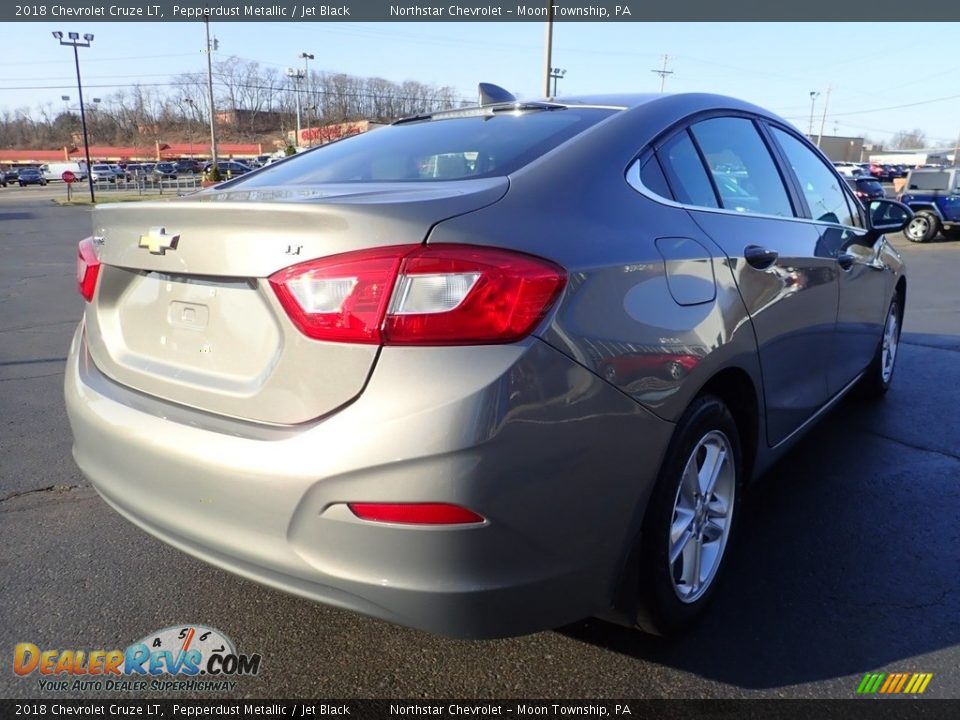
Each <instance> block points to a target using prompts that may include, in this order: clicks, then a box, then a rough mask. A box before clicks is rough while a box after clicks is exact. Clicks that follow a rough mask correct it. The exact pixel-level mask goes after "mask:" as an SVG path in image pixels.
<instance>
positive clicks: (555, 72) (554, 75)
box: [550, 68, 567, 97]
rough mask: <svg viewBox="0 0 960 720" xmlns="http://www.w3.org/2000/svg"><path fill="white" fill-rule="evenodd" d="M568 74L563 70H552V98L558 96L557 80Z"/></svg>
mask: <svg viewBox="0 0 960 720" xmlns="http://www.w3.org/2000/svg"><path fill="white" fill-rule="evenodd" d="M566 74H567V71H566V70H561V69H560V68H550V77H551V78H553V95H551V97H556V96H557V80H559V79H560V78H562V77H563V76H564V75H566Z"/></svg>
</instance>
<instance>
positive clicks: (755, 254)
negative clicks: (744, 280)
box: [743, 245, 780, 270]
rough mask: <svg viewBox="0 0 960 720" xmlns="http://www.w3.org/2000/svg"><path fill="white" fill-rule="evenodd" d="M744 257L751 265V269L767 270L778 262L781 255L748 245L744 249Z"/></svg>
mask: <svg viewBox="0 0 960 720" xmlns="http://www.w3.org/2000/svg"><path fill="white" fill-rule="evenodd" d="M743 257H744V259H745V260H746V261H747V262H748V263H750V265H751V267H755V268H756V269H757V270H766V269H767V268H769V267H770V266H771V265H773V264H774V263H775V262H776V261H777V258H779V257H780V253H778V252H777V251H776V250H771V249H770V248H765V247H760V246H759V245H747V246H746V247H745V248H744V249H743Z"/></svg>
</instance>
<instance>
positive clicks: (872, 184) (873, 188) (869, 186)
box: [857, 180, 883, 192]
mask: <svg viewBox="0 0 960 720" xmlns="http://www.w3.org/2000/svg"><path fill="white" fill-rule="evenodd" d="M857 186H858V188H859V189H860V190H862V191H863V192H878V191H879V192H883V185H881V184H880V182H879V181H878V180H857Z"/></svg>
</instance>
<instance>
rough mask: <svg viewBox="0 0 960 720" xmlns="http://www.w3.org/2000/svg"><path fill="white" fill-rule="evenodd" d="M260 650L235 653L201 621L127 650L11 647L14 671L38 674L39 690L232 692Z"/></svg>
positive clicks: (255, 667) (254, 668)
mask: <svg viewBox="0 0 960 720" xmlns="http://www.w3.org/2000/svg"><path fill="white" fill-rule="evenodd" d="M261 659H262V658H261V656H260V655H259V654H253V655H243V654H240V653H238V652H237V649H236V646H235V645H234V644H233V641H232V640H231V639H230V638H228V637H227V636H226V635H224V634H223V633H222V632H220V631H219V630H215V629H214V628H209V627H205V626H203V625H181V626H175V627H168V628H164V629H163V630H160V631H158V632H155V633H151V634H150V635H147V636H146V637H145V638H143V639H142V640H140V641H138V642H135V643H133V644H132V645H130V646H129V647H127V648H126V649H125V650H54V649H42V648H40V647H38V646H37V645H35V644H33V643H29V642H23V643H18V644H17V645H16V647H15V648H14V650H13V671H14V672H15V673H16V674H17V675H20V676H22V677H28V676H32V675H37V676H38V679H37V687H38V689H39V690H52V691H56V692H68V691H69V692H76V691H85V690H86V691H90V690H106V691H112V692H142V691H147V690H151V691H177V690H182V691H205V690H206V691H230V690H233V689H234V688H236V686H237V680H234V679H233V678H236V677H241V676H251V675H256V674H258V673H259V672H260V662H261Z"/></svg>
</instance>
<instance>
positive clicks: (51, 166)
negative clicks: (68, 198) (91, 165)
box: [40, 162, 87, 182]
mask: <svg viewBox="0 0 960 720" xmlns="http://www.w3.org/2000/svg"><path fill="white" fill-rule="evenodd" d="M67 170H69V171H70V172H72V173H73V174H74V175H76V176H77V179H78V180H86V179H87V164H86V163H85V162H61V163H44V164H43V165H41V166H40V172H41V173H43V179H44V180H46V181H47V182H49V181H51V180H61V179H62V178H63V173H65V172H66V171H67Z"/></svg>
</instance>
